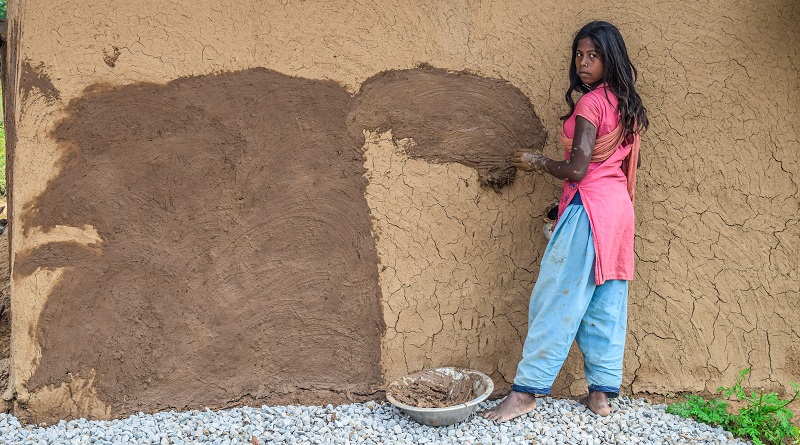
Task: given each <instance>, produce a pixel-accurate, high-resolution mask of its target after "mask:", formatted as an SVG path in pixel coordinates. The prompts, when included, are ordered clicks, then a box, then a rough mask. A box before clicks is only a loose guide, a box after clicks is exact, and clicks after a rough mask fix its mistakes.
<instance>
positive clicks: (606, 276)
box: [559, 85, 636, 285]
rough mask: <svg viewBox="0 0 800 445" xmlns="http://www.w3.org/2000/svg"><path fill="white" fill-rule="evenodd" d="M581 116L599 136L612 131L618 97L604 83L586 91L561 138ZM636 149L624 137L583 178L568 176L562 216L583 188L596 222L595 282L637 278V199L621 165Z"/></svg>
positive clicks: (571, 133) (593, 223)
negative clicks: (635, 236)
mask: <svg viewBox="0 0 800 445" xmlns="http://www.w3.org/2000/svg"><path fill="white" fill-rule="evenodd" d="M577 116H581V117H583V118H585V119H586V120H588V121H589V122H591V123H592V124H593V125H594V126H595V128H597V136H598V137H600V136H603V135H605V134H607V133H610V132H612V131H614V129H615V128H616V127H617V125H619V121H620V118H619V113H618V112H617V98H616V96H614V94H612V93H611V91H610V90H608V94H607V95H606V88H605V85H601V86H599V87H597V88H596V89H595V90H593V91H590V92H588V93H586V94H585V95H583V97H581V98H580V100H578V103H577V104H576V106H575V112H574V113H572V116H570V117H569V119H567V120H566V121H565V122H564V126H563V129H562V137H567V138H569V139H572V138H573V137H574V135H575V118H576V117H577ZM631 149H632V144H631V143H630V141H629V140H628V141H626V142H623V143H622V144H620V146H619V147H618V148H617V149H616V151H614V153H613V154H612V155H611V157H609V158H608V159H606V160H605V161H603V162H592V163H590V164H589V170H588V171H587V173H586V176H584V178H583V179H582V180H581V181H579V182H571V181H564V191H563V194H562V196H561V201H560V202H559V216H560V215H561V214H562V213H563V212H564V209H566V207H567V205H568V204H569V202H570V201H571V200H572V197H573V196H575V192H577V191H580V193H581V201H583V206H584V208H585V209H586V213H587V214H588V215H589V222H590V224H591V227H592V236H593V239H594V248H595V265H594V268H595V282H596V283H597V284H598V285H600V284H603V283H604V282H605V281H606V280H632V279H633V262H634V261H633V228H634V214H633V203H632V202H631V195H629V193H628V180H627V178H626V176H625V173H624V172H623V170H622V161H623V160H624V159H625V157H626V156H628V154H629V153H630V152H631ZM564 153H565V155H564V156H565V159H569V157H570V155H571V153H572V147H571V146H569V147H568V146H565V147H564ZM633 162H636V160H635V159H634V160H633Z"/></svg>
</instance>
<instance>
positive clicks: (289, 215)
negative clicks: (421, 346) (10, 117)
mask: <svg viewBox="0 0 800 445" xmlns="http://www.w3.org/2000/svg"><path fill="white" fill-rule="evenodd" d="M350 100H351V98H350V96H349V95H348V94H346V93H345V91H344V89H343V88H341V87H340V86H338V85H337V84H335V83H333V82H325V81H323V82H320V81H311V80H304V79H298V78H292V77H289V76H284V75H281V74H278V73H276V72H272V71H267V70H264V69H254V70H250V71H244V72H239V73H235V74H220V75H214V76H206V77H199V78H185V79H179V80H176V81H173V82H170V83H169V84H166V85H155V84H137V85H131V86H126V87H122V88H102V87H97V88H94V89H93V90H92V91H88V92H86V93H85V95H84V96H83V97H81V98H79V99H76V100H74V101H72V102H71V103H70V104H69V106H68V109H67V113H68V117H67V118H66V119H64V120H63V121H62V122H60V124H59V125H58V126H57V128H56V129H55V130H54V132H53V137H55V138H57V140H58V141H59V144H60V145H61V146H62V147H63V148H64V150H65V152H64V156H63V159H62V169H61V173H60V174H59V175H58V176H57V177H56V178H55V179H54V180H52V181H51V182H50V183H49V185H48V187H47V190H46V191H45V193H44V194H42V195H41V197H40V198H39V199H38V200H37V201H36V202H35V204H34V205H33V206H31V207H30V208H28V209H26V210H25V215H23V218H24V221H25V227H26V230H28V229H31V228H33V227H35V226H40V227H41V228H43V229H44V230H48V229H51V228H53V227H54V226H55V225H57V224H61V225H73V226H83V225H85V224H89V225H91V226H93V227H95V228H96V229H97V232H98V234H99V235H100V237H101V238H102V243H101V244H100V245H95V246H91V248H87V247H82V246H80V245H78V244H74V243H50V244H48V245H45V246H44V247H41V248H37V249H36V250H34V251H32V252H29V253H27V254H21V255H19V256H18V257H17V263H16V264H17V265H18V266H19V267H18V268H17V269H15V273H20V274H28V273H32V272H33V271H34V270H35V269H36V268H38V267H44V268H56V267H66V268H67V271H66V273H65V275H64V278H63V280H62V281H61V282H60V283H59V284H58V285H57V286H56V287H55V289H54V290H53V292H52V294H51V295H50V296H49V299H48V301H47V303H46V305H45V308H44V311H43V314H42V316H41V320H40V322H39V328H40V330H39V332H38V341H39V343H40V345H41V348H42V359H41V365H40V366H39V367H38V368H37V370H36V372H35V374H34V375H33V377H32V379H31V380H30V381H29V385H30V388H35V387H39V386H42V385H51V384H58V383H60V382H62V381H64V379H65V377H66V376H68V375H70V374H73V375H79V376H83V377H88V376H89V375H90V374H91V372H92V370H96V371H97V379H96V386H97V390H98V395H99V396H100V398H101V399H103V400H106V401H108V402H109V404H110V405H111V406H112V413H114V414H119V413H125V412H130V411H131V410H155V409H164V408H168V407H184V406H192V407H203V406H224V405H230V404H234V403H244V402H245V401H248V400H250V401H253V400H258V401H266V402H286V403H288V402H308V401H313V400H317V399H319V398H320V396H319V394H314V391H319V392H320V393H326V391H332V392H336V393H337V394H339V396H336V397H332V398H333V399H334V400H346V399H347V396H348V395H350V397H352V398H358V397H359V394H362V395H363V394H370V393H372V392H374V391H375V389H374V387H375V386H376V385H377V384H378V383H379V382H380V377H381V376H380V372H379V367H378V363H379V354H380V344H379V342H380V336H379V335H380V332H381V331H382V329H383V325H382V320H381V314H380V306H379V301H380V298H379V288H378V278H377V268H376V263H377V257H376V253H375V247H374V241H373V239H372V236H371V234H370V224H369V209H368V207H367V204H366V201H365V199H364V195H363V193H364V192H363V190H364V187H365V186H366V179H364V178H363V174H364V167H363V165H362V164H363V160H362V156H361V153H359V152H358V151H357V150H355V149H354V148H353V147H357V145H356V144H355V143H354V141H353V139H352V138H350V137H349V135H348V134H347V132H346V128H345V126H344V119H345V113H346V110H347V105H348V103H349V101H350Z"/></svg>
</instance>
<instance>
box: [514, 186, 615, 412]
mask: <svg viewBox="0 0 800 445" xmlns="http://www.w3.org/2000/svg"><path fill="white" fill-rule="evenodd" d="M594 257H595V253H594V243H593V241H592V230H591V226H590V224H589V217H588V216H587V214H586V211H585V210H584V208H583V205H582V204H580V197H578V198H577V199H574V200H573V201H572V202H571V203H570V205H569V206H567V209H566V210H565V211H564V214H563V215H562V216H561V219H560V220H559V221H558V224H557V225H556V228H555V230H554V232H553V236H552V237H551V239H550V243H549V244H548V245H547V248H546V249H545V252H544V257H543V258H542V265H541V268H540V269H539V278H538V279H537V280H536V284H535V285H534V287H533V292H532V293H531V303H530V307H529V313H528V335H527V337H526V339H525V346H524V347H523V349H522V360H521V361H520V362H519V365H518V366H517V375H516V377H515V378H514V386H513V387H512V390H513V391H517V392H525V393H531V394H550V387H551V386H552V385H553V381H554V380H555V378H556V375H557V374H558V371H559V370H560V369H561V366H562V365H563V364H564V360H565V359H566V358H567V354H568V353H569V349H570V347H571V346H572V341H573V340H575V341H576V342H577V343H578V347H579V348H580V350H581V352H582V353H583V361H584V372H585V374H586V380H587V382H588V383H589V391H602V392H605V393H608V395H609V396H610V397H616V396H617V395H619V388H620V385H621V384H622V357H623V353H624V350H625V333H626V328H627V317H628V281H626V280H608V281H606V282H605V283H603V284H601V285H599V286H597V285H596V284H595V280H594V278H595V275H594Z"/></svg>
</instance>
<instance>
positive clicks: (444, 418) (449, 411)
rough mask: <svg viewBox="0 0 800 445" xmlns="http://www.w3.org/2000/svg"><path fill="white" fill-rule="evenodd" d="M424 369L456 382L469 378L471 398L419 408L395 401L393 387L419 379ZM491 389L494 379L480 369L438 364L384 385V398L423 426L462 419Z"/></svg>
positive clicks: (466, 416) (450, 422) (445, 423)
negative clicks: (470, 381)
mask: <svg viewBox="0 0 800 445" xmlns="http://www.w3.org/2000/svg"><path fill="white" fill-rule="evenodd" d="M425 372H433V373H440V374H444V375H446V376H449V377H451V378H453V379H454V380H456V381H458V380H461V379H470V380H472V398H471V399H470V400H469V401H467V402H465V403H459V404H457V405H453V406H447V407H444V408H421V407H418V406H410V405H406V404H405V403H402V402H399V401H398V400H397V399H396V398H395V396H394V394H393V390H394V391H396V390H397V388H400V387H402V386H407V385H408V384H410V383H413V382H414V379H415V378H420V377H419V376H420V375H422V374H423V373H425ZM492 391H494V382H493V381H492V379H491V378H489V376H487V375H486V374H484V373H482V372H480V371H475V370H473V369H462V368H453V367H442V368H434V369H428V370H425V371H421V372H418V373H414V374H410V375H407V376H405V377H402V378H400V379H397V380H395V381H394V382H392V383H390V384H389V386H388V387H387V390H386V398H387V399H388V400H389V402H390V403H391V404H392V405H394V406H396V407H398V408H400V410H401V411H403V412H404V413H406V414H407V415H408V416H409V417H411V418H412V419H414V420H415V421H417V422H419V423H421V424H423V425H430V426H444V425H452V424H454V423H458V422H461V421H464V420H466V419H467V418H468V417H469V416H470V414H472V412H473V410H474V409H475V407H476V406H478V404H479V403H481V402H483V401H484V400H486V399H487V398H488V397H489V395H491V394H492Z"/></svg>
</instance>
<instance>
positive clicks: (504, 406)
mask: <svg viewBox="0 0 800 445" xmlns="http://www.w3.org/2000/svg"><path fill="white" fill-rule="evenodd" d="M534 408H536V397H534V395H533V394H528V393H525V392H516V391H511V392H510V393H509V394H508V396H506V398H505V399H503V401H502V402H500V404H499V405H497V406H495V407H494V408H492V409H487V410H486V411H481V412H480V413H478V414H479V415H480V416H483V417H485V418H487V419H489V420H493V421H495V422H505V421H506V420H511V419H513V418H515V417H519V416H521V415H523V414H527V413H529V412H531V411H533V410H534Z"/></svg>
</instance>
